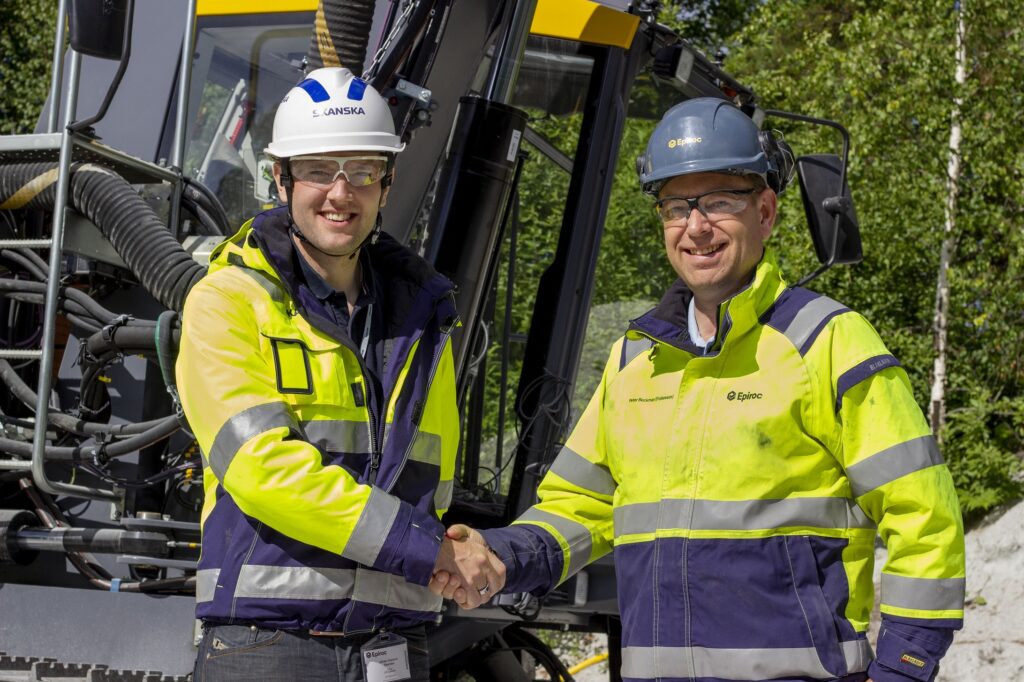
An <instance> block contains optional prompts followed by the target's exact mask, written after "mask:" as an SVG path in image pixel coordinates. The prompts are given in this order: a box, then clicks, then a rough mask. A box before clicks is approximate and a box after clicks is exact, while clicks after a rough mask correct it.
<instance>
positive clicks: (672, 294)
mask: <svg viewBox="0 0 1024 682" xmlns="http://www.w3.org/2000/svg"><path fill="white" fill-rule="evenodd" d="M785 290H786V283H785V282H784V281H783V279H782V274H781V273H780V272H779V266H778V265H777V264H776V262H775V255H774V254H773V253H772V251H771V250H769V249H767V248H766V249H765V252H764V256H763V257H762V258H761V262H760V263H758V264H757V268H756V269H755V270H754V277H753V279H752V280H751V281H750V283H749V284H747V286H745V287H744V288H743V289H741V290H740V291H738V292H737V293H736V294H734V295H733V296H732V297H731V298H728V299H726V300H725V301H723V302H722V303H721V304H719V306H718V332H717V334H716V335H715V342H714V345H713V346H712V347H711V348H710V349H709V350H708V352H707V355H716V354H718V353H719V352H721V349H722V347H723V346H724V345H725V344H726V343H728V342H729V340H730V339H737V338H740V337H741V336H743V335H744V334H745V333H746V332H748V331H750V330H751V329H753V328H754V327H755V326H756V325H757V324H758V321H759V320H760V318H761V316H762V315H763V314H764V313H765V312H767V311H768V310H769V309H770V308H771V306H772V304H773V303H774V302H775V300H776V299H777V298H778V297H779V296H780V295H781V294H782V292H783V291H785ZM692 298H693V292H692V291H690V289H689V287H687V286H686V284H684V283H683V281H682V280H681V279H677V280H676V281H675V282H674V283H673V284H672V286H670V287H669V288H668V291H666V292H665V295H664V296H662V298H661V301H660V302H659V303H658V305H657V306H655V307H654V308H653V309H652V310H650V311H648V312H646V313H644V314H643V315H641V316H640V317H638V318H636V319H635V320H632V321H631V322H630V324H629V329H628V331H627V334H628V333H630V332H633V333H634V334H635V333H639V334H642V335H644V336H649V337H651V338H652V339H654V340H655V341H661V342H663V343H667V344H669V345H672V346H675V347H676V348H679V349H681V350H684V351H686V352H687V353H692V354H693V355H704V354H705V353H704V351H703V349H702V348H701V347H700V346H697V345H696V344H694V343H693V340H692V339H690V333H689V330H688V324H687V319H686V312H687V308H688V307H689V305H690V299H692Z"/></svg>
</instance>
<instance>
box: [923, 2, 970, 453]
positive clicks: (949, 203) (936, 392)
mask: <svg viewBox="0 0 1024 682" xmlns="http://www.w3.org/2000/svg"><path fill="white" fill-rule="evenodd" d="M965 1H966V0H960V2H959V3H958V4H957V20H956V85H955V86H954V88H955V90H954V93H953V110H952V112H951V114H950V119H951V120H950V128H949V166H948V168H947V171H946V222H945V227H944V229H943V237H942V251H941V253H940V255H939V276H938V281H937V284H936V287H935V317H934V320H933V331H934V334H935V365H934V367H933V370H932V391H931V409H930V414H929V417H930V421H931V427H932V432H933V433H935V435H936V437H939V438H940V440H941V433H942V428H943V426H945V423H946V355H947V351H948V340H947V339H948V326H949V265H950V262H951V261H952V259H953V251H954V249H955V247H956V241H955V230H956V209H957V196H958V195H959V193H960V139H961V107H962V106H963V91H964V84H965V83H966V82H967V67H966V62H967V49H966V47H965V32H966V31H965V27H964V2H965Z"/></svg>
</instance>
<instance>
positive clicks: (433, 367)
mask: <svg viewBox="0 0 1024 682" xmlns="http://www.w3.org/2000/svg"><path fill="white" fill-rule="evenodd" d="M449 296H451V298H452V311H453V315H452V318H451V324H449V325H447V326H446V327H442V328H441V343H439V344H438V348H437V352H435V353H434V358H433V360H432V361H431V364H430V374H428V375H427V393H428V394H429V392H430V387H431V386H432V385H433V384H434V376H435V375H436V374H437V366H438V365H439V364H440V363H441V356H442V355H444V349H445V347H446V346H447V345H448V339H450V338H451V335H452V332H453V331H455V328H456V327H457V326H458V324H459V318H458V315H456V314H454V310H455V295H454V294H451V293H449ZM434 314H435V315H436V314H437V308H436V307H435V309H434ZM424 400H426V398H425V397H424ZM421 419H422V412H421V414H420V419H417V420H416V422H415V424H414V427H415V428H414V429H413V433H412V438H410V439H409V445H407V446H406V448H405V452H404V453H402V461H401V462H400V463H399V465H398V470H397V471H396V472H395V475H394V477H392V479H391V483H390V485H388V487H387V488H386V489H385V490H387V491H388V492H390V491H391V489H392V488H394V487H395V484H396V483H398V479H399V478H401V476H402V470H403V469H405V463H406V462H408V461H409V454H410V453H411V452H412V446H413V444H414V443H415V442H416V436H418V435H419V432H420V421H421Z"/></svg>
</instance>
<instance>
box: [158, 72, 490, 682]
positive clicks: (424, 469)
mask: <svg viewBox="0 0 1024 682" xmlns="http://www.w3.org/2000/svg"><path fill="white" fill-rule="evenodd" d="M403 148H404V144H402V142H401V140H400V138H399V137H398V136H396V135H395V131H394V123H393V121H392V118H391V112H390V111H389V109H388V106H387V103H386V102H385V101H384V100H383V98H381V96H380V95H379V94H378V93H377V92H376V91H375V90H374V89H373V88H372V87H370V86H369V85H368V84H367V83H365V82H364V81H362V80H360V79H358V78H355V77H353V75H352V74H351V73H350V72H349V71H348V70H347V69H344V68H324V69H318V70H316V71H313V72H312V73H310V74H309V76H308V77H307V78H306V79H305V80H303V81H302V82H301V83H299V84H298V85H296V86H295V87H294V88H292V90H291V91H290V92H289V93H288V94H287V96H286V97H285V98H284V100H283V101H282V103H281V105H280V106H279V108H278V110H277V112H276V116H275V119H274V131H273V140H272V142H271V143H270V145H269V146H268V147H267V153H268V154H270V155H271V156H272V157H274V159H275V161H276V163H275V166H274V177H275V180H276V181H277V187H278V191H279V193H280V195H281V197H282V200H283V201H284V202H285V206H283V207H281V208H277V209H273V210H270V211H266V212H264V213H261V214H260V215H258V216H256V217H255V218H253V219H252V220H250V221H249V222H247V223H246V224H245V225H244V226H243V227H242V229H241V230H239V231H238V233H237V234H236V235H234V236H233V237H231V238H230V239H229V240H227V241H225V242H224V243H223V244H221V245H220V246H219V247H217V249H216V250H215V251H214V252H213V254H212V256H211V265H210V272H209V274H208V275H207V276H206V277H205V278H204V279H203V280H202V281H201V282H200V283H199V284H198V285H197V286H196V287H195V288H194V289H193V290H192V292H191V293H190V294H189V298H188V300H187V302H186V304H185V311H184V322H183V329H182V340H181V350H180V355H179V358H178V365H177V373H178V382H179V387H180V389H181V397H182V404H183V406H184V408H185V413H186V416H187V417H188V420H189V423H190V425H191V427H192V429H193V432H194V433H195V435H196V439H197V440H198V442H199V445H200V447H201V449H202V451H203V454H204V464H205V467H204V486H205V490H206V499H205V504H204V507H203V513H202V529H203V552H202V557H201V559H200V562H199V571H198V574H197V578H198V580H197V589H196V601H197V609H196V613H197V617H198V618H200V619H201V620H202V621H203V637H202V641H201V644H200V646H199V652H198V656H197V660H196V667H195V675H194V677H195V679H196V680H197V682H198V681H200V680H203V681H210V680H215V681H229V680H251V679H254V678H259V679H261V680H278V679H280V680H286V679H287V680H295V679H302V680H344V681H350V680H352V681H354V680H363V679H364V676H365V675H366V671H367V670H368V669H372V668H373V666H387V667H389V668H390V669H391V670H393V671H397V674H398V677H395V676H391V677H388V679H415V680H426V679H428V674H429V664H428V658H427V650H426V637H425V633H424V623H426V622H428V621H432V620H434V618H435V616H436V613H437V611H438V610H439V608H440V605H441V597H440V596H438V595H435V594H434V593H432V592H430V591H429V590H428V588H427V587H426V585H427V583H428V581H429V580H430V578H431V575H432V574H433V573H434V572H435V571H437V570H441V569H443V570H446V571H450V572H452V574H453V575H457V576H459V578H460V580H461V582H462V584H463V585H464V586H466V587H467V588H470V587H472V589H471V592H472V599H473V601H474V602H477V603H479V602H480V601H483V600H484V599H486V598H487V597H488V595H489V593H490V592H491V591H492V590H498V589H501V586H502V584H503V582H504V566H503V565H502V564H501V562H500V561H498V560H497V559H495V558H493V557H492V555H490V554H489V553H487V552H486V551H485V550H484V549H482V548H481V547H479V546H477V545H475V544H471V543H467V542H453V541H452V540H451V539H447V538H445V536H444V528H443V527H442V525H441V524H440V522H439V520H438V519H439V517H440V516H441V514H443V513H444V511H445V510H446V509H447V507H448V504H449V502H450V500H451V495H452V478H453V474H454V468H455V453H456V447H457V444H458V413H457V407H456V399H455V372H454V365H453V360H452V351H451V342H450V335H451V332H452V330H453V329H454V327H455V325H456V324H457V317H456V313H455V308H454V300H453V297H452V283H451V282H450V281H448V280H447V279H445V278H444V277H442V276H441V275H439V274H438V273H437V272H435V271H434V270H433V269H432V268H431V267H430V266H429V265H428V264H427V263H426V262H424V261H423V260H422V259H421V258H419V257H418V256H416V255H415V254H413V253H412V252H411V251H409V250H408V249H406V248H405V247H403V246H401V245H400V244H398V243H397V242H396V241H395V240H394V239H392V238H391V237H390V236H388V235H387V234H384V233H382V232H381V219H380V213H379V209H380V208H381V207H383V206H384V204H385V202H386V199H387V194H388V188H389V185H390V182H391V179H392V168H393V165H394V159H395V155H396V154H398V153H399V152H401V151H402V149H403Z"/></svg>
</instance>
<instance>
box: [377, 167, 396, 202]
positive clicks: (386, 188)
mask: <svg viewBox="0 0 1024 682" xmlns="http://www.w3.org/2000/svg"><path fill="white" fill-rule="evenodd" d="M385 180H386V182H384V183H382V184H383V189H381V191H380V207H381V208H384V207H385V206H387V205H388V192H390V191H391V183H393V182H394V181H395V171H391V173H390V174H389V175H388V176H387V178H385Z"/></svg>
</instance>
